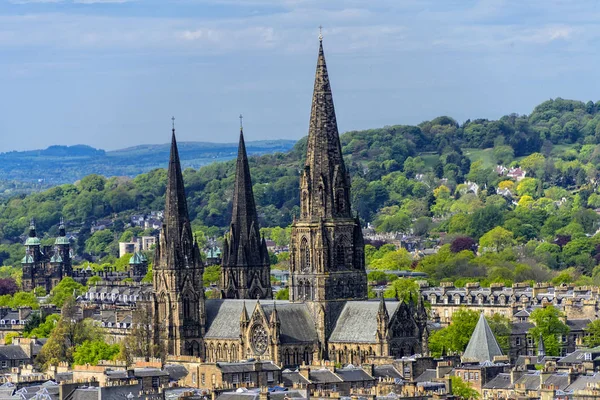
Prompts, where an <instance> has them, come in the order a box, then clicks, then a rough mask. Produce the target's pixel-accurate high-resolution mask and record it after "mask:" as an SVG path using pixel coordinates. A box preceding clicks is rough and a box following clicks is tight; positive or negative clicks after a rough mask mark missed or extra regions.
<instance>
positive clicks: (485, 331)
mask: <svg viewBox="0 0 600 400" xmlns="http://www.w3.org/2000/svg"><path fill="white" fill-rule="evenodd" d="M501 355H502V350H500V346H498V342H497V341H496V337H495V336H494V333H493V332H492V328H490V325H489V324H488V323H487V320H486V319H485V316H484V315H483V313H481V314H480V315H479V321H478V322H477V325H476V326H475V330H474V331H473V335H471V340H469V344H468V345H467V349H466V350H465V353H464V354H463V356H462V359H463V362H480V363H482V362H484V361H494V357H495V356H501Z"/></svg>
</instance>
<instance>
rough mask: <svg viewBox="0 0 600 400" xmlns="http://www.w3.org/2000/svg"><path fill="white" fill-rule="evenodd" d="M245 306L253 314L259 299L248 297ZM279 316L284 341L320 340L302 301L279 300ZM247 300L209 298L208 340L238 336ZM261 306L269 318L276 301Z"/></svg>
mask: <svg viewBox="0 0 600 400" xmlns="http://www.w3.org/2000/svg"><path fill="white" fill-rule="evenodd" d="M245 302H246V309H247V310H248V313H249V314H250V315H251V314H252V312H253V310H254V308H255V306H256V300H245ZM275 303H276V305H277V315H278V317H279V320H280V321H281V331H280V339H281V343H284V344H285V343H305V342H315V341H316V340H317V331H316V330H315V323H314V321H313V319H312V317H311V316H310V313H309V311H308V307H307V306H306V305H305V304H303V303H290V302H288V301H282V300H280V301H276V302H275ZM243 305H244V300H223V299H211V300H206V324H207V329H206V335H205V338H206V339H239V337H240V316H241V315H242V307H243ZM261 307H262V309H263V311H264V312H265V315H266V317H267V320H268V319H269V318H270V316H271V312H272V310H273V302H266V301H264V302H263V303H261Z"/></svg>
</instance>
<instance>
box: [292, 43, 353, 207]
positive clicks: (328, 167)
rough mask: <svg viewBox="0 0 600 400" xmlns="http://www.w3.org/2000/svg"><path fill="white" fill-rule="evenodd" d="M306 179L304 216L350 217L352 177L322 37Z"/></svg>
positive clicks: (311, 116)
mask: <svg viewBox="0 0 600 400" xmlns="http://www.w3.org/2000/svg"><path fill="white" fill-rule="evenodd" d="M320 39H321V37H320ZM303 179H304V180H305V181H306V182H305V183H306V186H307V190H308V192H307V193H306V195H304V194H303V196H302V198H301V202H302V207H301V208H302V217H303V218H308V219H314V218H316V217H325V218H333V217H336V216H337V217H346V218H349V217H351V213H350V203H349V178H348V175H347V171H346V166H345V165H344V159H343V157H342V146H341V143H340V137H339V133H338V127H337V120H336V117H335V107H334V105H333V95H332V92H331V84H330V82H329V74H328V73H327V64H326V62H325V53H324V52H323V41H322V40H319V55H318V58H317V71H316V74H315V84H314V90H313V98H312V108H311V113H310V125H309V130H308V143H307V153H306V164H305V170H304V176H303Z"/></svg>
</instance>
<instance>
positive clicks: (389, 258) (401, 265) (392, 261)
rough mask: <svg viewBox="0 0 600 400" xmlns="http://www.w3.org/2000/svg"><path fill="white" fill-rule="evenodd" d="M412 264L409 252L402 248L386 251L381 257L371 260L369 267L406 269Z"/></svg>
mask: <svg viewBox="0 0 600 400" xmlns="http://www.w3.org/2000/svg"><path fill="white" fill-rule="evenodd" d="M411 264H412V257H411V255H410V253H409V252H408V251H407V250H406V249H404V248H401V249H398V250H396V251H391V252H389V253H386V254H385V255H384V256H383V257H381V258H380V259H377V260H373V261H372V262H371V268H373V269H380V270H402V269H407V268H409V267H410V266H411Z"/></svg>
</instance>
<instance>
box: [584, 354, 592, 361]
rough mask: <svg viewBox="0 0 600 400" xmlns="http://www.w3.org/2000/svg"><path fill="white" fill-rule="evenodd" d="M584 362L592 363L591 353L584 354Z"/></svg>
mask: <svg viewBox="0 0 600 400" xmlns="http://www.w3.org/2000/svg"><path fill="white" fill-rule="evenodd" d="M584 358H585V361H592V353H585V354H584Z"/></svg>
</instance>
